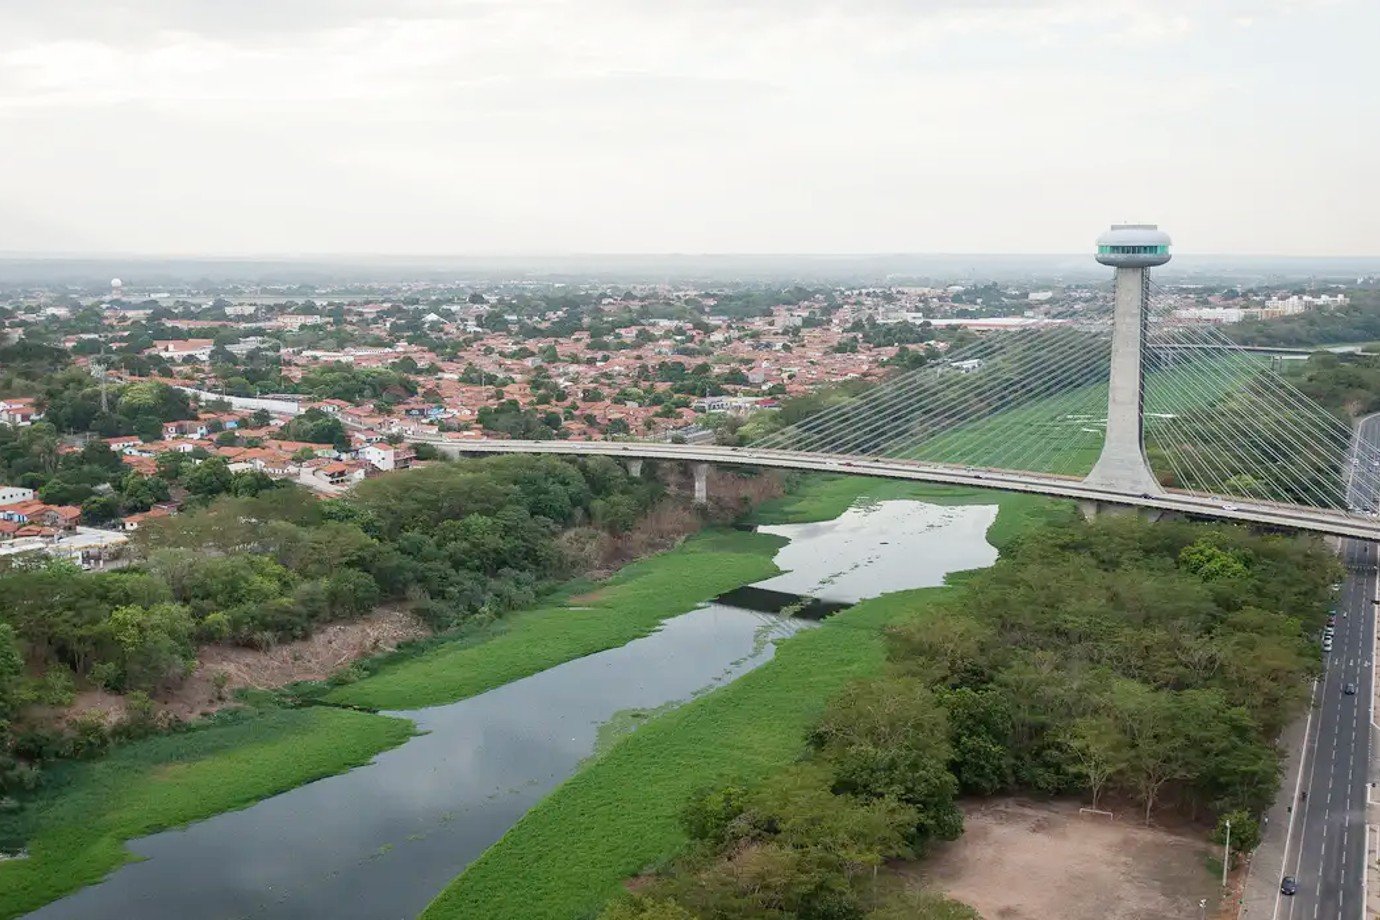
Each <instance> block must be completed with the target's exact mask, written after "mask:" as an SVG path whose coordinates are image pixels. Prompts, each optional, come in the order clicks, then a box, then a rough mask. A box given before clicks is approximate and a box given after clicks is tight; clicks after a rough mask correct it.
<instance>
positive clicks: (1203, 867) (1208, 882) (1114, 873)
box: [905, 799, 1220, 920]
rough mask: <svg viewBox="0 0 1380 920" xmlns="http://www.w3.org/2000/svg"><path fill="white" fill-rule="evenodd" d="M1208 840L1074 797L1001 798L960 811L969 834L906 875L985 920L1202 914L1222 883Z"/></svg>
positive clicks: (1130, 919)
mask: <svg viewBox="0 0 1380 920" xmlns="http://www.w3.org/2000/svg"><path fill="white" fill-rule="evenodd" d="M1208 855H1209V845H1208V844H1207V843H1206V842H1205V841H1204V840H1203V839H1201V838H1195V837H1190V836H1184V835H1181V834H1176V833H1173V832H1171V831H1165V830H1160V829H1158V828H1153V827H1150V828H1147V827H1144V826H1142V825H1141V824H1139V823H1138V822H1137V821H1136V819H1135V817H1133V813H1132V812H1124V813H1122V814H1120V815H1119V816H1118V820H1116V821H1112V820H1110V819H1108V818H1106V817H1103V816H1088V817H1080V816H1079V814H1078V806H1077V804H1076V803H1063V802H1055V803H1046V802H1039V803H1037V802H1030V801H1025V800H1021V799H1014V800H1013V799H1000V800H992V801H987V802H983V803H975V804H973V805H971V806H969V807H966V808H965V809H964V832H963V836H962V837H960V838H959V839H958V840H955V841H954V842H953V843H946V844H943V845H941V846H940V847H938V848H936V850H935V852H934V853H933V854H932V855H930V856H928V857H926V858H925V859H924V860H923V861H922V862H921V863H918V864H915V865H913V866H909V867H907V869H906V870H905V871H906V874H908V875H911V876H913V877H917V878H921V879H924V881H925V883H926V885H928V886H931V887H934V888H937V889H939V890H941V891H943V892H945V893H946V894H947V895H949V896H950V897H952V898H955V899H956V900H959V901H962V902H964V903H965V904H970V905H972V906H973V907H974V908H976V909H977V911H978V912H979V913H981V914H982V916H983V917H984V918H986V920H1050V918H1054V917H1058V918H1061V920H1167V918H1183V920H1197V918H1198V917H1199V916H1200V913H1199V907H1198V903H1199V901H1200V900H1201V899H1204V898H1206V899H1207V911H1208V916H1212V912H1213V909H1214V906H1215V905H1216V904H1217V899H1218V895H1219V890H1220V889H1219V884H1218V883H1219V881H1220V880H1218V879H1215V878H1214V877H1213V876H1212V874H1211V873H1209V871H1208V868H1207V857H1208Z"/></svg>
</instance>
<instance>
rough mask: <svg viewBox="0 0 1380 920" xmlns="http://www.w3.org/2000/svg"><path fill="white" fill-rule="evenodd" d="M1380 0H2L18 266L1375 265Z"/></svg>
mask: <svg viewBox="0 0 1380 920" xmlns="http://www.w3.org/2000/svg"><path fill="white" fill-rule="evenodd" d="M1376 34H1380V4H1376V3H1375V2H1373V0H1162V2H1158V3H1154V4H1146V3H1144V2H1132V0H964V2H960V0H853V2H844V0H793V2H790V3H786V2H784V0H756V2H750V3H747V4H730V3H728V2H726V0H690V2H686V3H680V4H673V5H665V4H652V5H647V4H634V3H630V2H627V0H580V2H578V3H576V2H560V0H504V2H502V3H492V2H482V0H282V2H269V0H245V2H239V3H234V4H226V3H218V2H211V0H124V2H120V3H108V4H100V5H92V4H89V3H85V2H81V0H10V2H7V3H5V4H4V5H3V8H0V133H3V135H4V136H5V137H6V139H7V141H6V143H5V144H4V145H3V146H0V254H6V253H11V254H13V253H19V254H22V253H66V254H83V253H90V254H98V255H107V254H147V255H160V256H178V255H184V256H215V255H225V256H246V257H272V256H280V257H293V256H311V257H316V256H324V255H330V254H341V255H348V254H361V255H371V256H389V255H399V256H402V255H422V254H436V255H455V256H464V255H474V256H493V255H507V256H520V255H524V254H532V255H559V254H590V255H599V254H616V253H723V254H736V253H742V254H762V253H773V254H786V253H789V254H802V255H810V254H839V255H846V254H867V253H947V254H955V255H961V254H977V253H995V254H1006V253H1080V252H1090V251H1091V246H1092V241H1093V239H1094V238H1095V237H1096V235H1097V234H1098V233H1099V232H1101V231H1102V230H1103V229H1105V228H1106V226H1107V225H1108V224H1110V223H1116V222H1124V221H1148V222H1154V223H1158V224H1159V225H1160V226H1162V227H1163V228H1165V229H1166V230H1167V231H1168V232H1169V233H1170V234H1171V235H1172V236H1173V238H1174V244H1175V252H1176V254H1185V255H1191V254H1195V253H1197V254H1232V255H1288V256H1306V257H1327V256H1355V257H1366V256H1380V192H1377V191H1376V188H1377V186H1376V184H1375V183H1374V176H1373V173H1374V162H1375V152H1374V151H1376V150H1377V149H1380V102H1377V100H1376V98H1375V96H1374V94H1373V93H1372V92H1371V91H1370V88H1371V87H1374V86H1376V85H1380V59H1378V58H1377V57H1376V56H1375V54H1374V53H1373V48H1372V47H1371V43H1372V41H1373V37H1374V36H1375V35H1376Z"/></svg>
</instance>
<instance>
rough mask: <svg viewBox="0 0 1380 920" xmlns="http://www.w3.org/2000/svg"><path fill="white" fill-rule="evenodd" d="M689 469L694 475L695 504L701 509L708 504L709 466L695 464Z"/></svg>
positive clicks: (706, 464)
mask: <svg viewBox="0 0 1380 920" xmlns="http://www.w3.org/2000/svg"><path fill="white" fill-rule="evenodd" d="M690 469H691V470H692V471H693V472H694V474H695V504H696V505H697V506H699V507H701V508H703V507H705V506H706V505H708V504H709V464H708V463H696V464H693V465H692V466H691V467H690Z"/></svg>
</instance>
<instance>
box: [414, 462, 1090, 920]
mask: <svg viewBox="0 0 1380 920" xmlns="http://www.w3.org/2000/svg"><path fill="white" fill-rule="evenodd" d="M883 485H885V486H886V487H887V488H886V489H885V491H886V492H887V493H888V494H887V495H886V497H887V498H901V497H906V498H920V497H923V498H924V499H925V500H927V501H934V502H937V503H954V504H968V503H974V502H977V501H981V502H985V503H995V504H997V505H998V508H999V511H998V515H997V520H996V522H995V523H994V524H993V526H992V527H991V528H990V529H989V531H988V540H989V542H991V543H992V544H993V545H994V546H996V547H998V549H1000V548H1001V547H1002V546H1004V545H1005V544H1006V543H1007V542H1008V541H1010V540H1011V539H1014V538H1015V537H1016V536H1018V535H1019V534H1021V533H1023V532H1025V531H1027V530H1028V529H1030V528H1032V527H1036V526H1039V525H1040V524H1041V523H1043V522H1045V521H1047V520H1049V519H1050V518H1051V517H1052V516H1056V515H1062V514H1065V513H1066V512H1067V508H1066V507H1065V506H1062V505H1060V504H1058V503H1055V502H1051V501H1049V500H1046V499H1041V498H1036V497H1032V496H1024V495H1005V494H1003V495H996V496H994V495H993V494H992V493H986V494H982V495H980V494H978V493H975V492H973V491H962V490H948V489H944V488H943V487H934V486H918V487H908V488H907V489H906V490H905V492H904V494H899V493H898V494H892V493H895V491H896V490H895V489H894V488H893V487H894V486H896V485H899V484H892V483H885V484H883ZM868 486H869V483H867V482H866V481H861V482H860V481H858V480H841V479H827V480H822V481H819V482H817V483H815V484H812V487H811V488H809V489H807V490H805V491H804V492H802V493H801V494H800V495H799V496H797V497H795V498H793V499H785V500H782V501H781V502H780V503H777V504H776V505H775V506H774V507H769V508H766V509H765V510H764V511H763V513H762V515H761V516H762V517H767V516H768V515H771V516H778V515H779V516H780V517H785V518H788V519H794V520H795V521H797V522H805V521H810V520H821V519H828V518H830V517H833V516H836V515H837V514H839V513H841V512H842V511H843V510H844V509H846V508H847V507H848V505H850V504H852V502H853V501H855V500H857V499H858V498H860V497H863V496H865V495H866V496H869V497H871V496H874V495H875V494H876V493H875V492H873V491H872V490H870V489H869V488H868ZM917 492H918V493H921V494H917ZM951 590H952V589H951V588H924V589H919V590H912V591H901V592H896V593H893V594H887V595H884V596H882V597H879V598H875V599H872V600H868V601H864V602H862V603H860V604H857V605H855V606H853V607H851V608H849V609H848V610H846V611H843V612H841V613H839V614H836V615H835V616H833V617H831V618H830V619H828V620H826V621H825V622H824V623H823V624H821V626H820V627H819V628H818V629H814V630H809V631H807V632H803V633H800V634H798V635H796V636H794V637H792V638H790V639H787V640H784V641H782V642H780V643H779V644H778V648H777V651H776V655H775V656H774V657H773V659H772V660H771V661H770V662H768V663H767V664H765V665H763V666H762V667H760V668H758V669H756V670H754V671H752V672H751V673H749V674H746V675H744V676H743V677H742V678H740V679H739V680H737V681H735V682H734V683H732V684H730V685H729V686H727V687H723V688H721V689H719V690H716V691H715V692H713V693H711V694H708V695H707V696H704V697H701V698H699V699H697V700H694V701H692V702H689V703H687V704H685V705H683V706H681V707H679V708H677V709H674V710H672V711H670V712H668V713H665V714H663V715H661V716H659V717H657V718H655V719H653V720H651V721H650V722H648V723H647V724H645V725H643V726H642V727H641V728H639V729H638V730H637V731H636V732H634V733H633V734H631V735H629V736H628V737H626V738H624V739H623V740H622V741H621V742H619V743H618V744H616V745H614V746H613V747H612V748H611V749H610V750H609V751H608V752H607V753H605V754H604V755H602V756H601V757H599V758H597V759H596V760H595V761H593V762H592V763H591V764H590V765H589V766H588V767H586V768H585V769H584V770H582V771H581V772H580V773H578V774H577V775H576V776H574V777H573V778H571V779H570V780H568V781H567V782H566V783H564V784H563V785H562V786H561V787H560V788H559V789H557V790H556V791H555V792H553V793H552V794H551V795H549V796H548V797H547V798H546V799H544V800H543V801H542V802H541V803H540V804H539V805H537V806H536V807H535V808H533V809H532V810H531V811H529V812H528V813H527V815H526V816H525V817H523V819H522V820H521V821H519V822H518V823H517V824H516V825H515V826H514V827H513V828H512V829H511V830H510V831H509V832H508V833H507V834H506V835H505V836H504V837H503V838H502V839H501V840H500V841H499V842H498V843H497V844H495V845H494V846H492V847H490V848H489V850H488V851H487V852H486V853H485V854H484V855H483V856H482V857H480V859H479V860H478V861H476V862H475V863H474V864H472V865H471V866H470V867H469V869H467V870H466V871H465V872H464V873H463V874H462V875H461V876H460V877H459V878H458V879H456V881H455V882H454V883H452V885H451V886H450V887H448V888H447V889H446V890H445V891H444V892H442V894H441V895H440V896H439V897H438V898H437V899H436V900H435V901H434V902H433V903H432V905H431V906H430V907H429V908H428V910H427V912H426V913H425V914H424V917H426V918H427V920H439V918H452V917H455V918H459V917H493V918H509V917H513V918H516V917H522V918H524V920H525V918H548V917H549V918H568V917H572V916H587V915H591V914H592V913H593V912H595V911H597V910H598V909H599V907H600V906H601V905H602V904H603V903H604V902H605V901H606V900H607V899H608V897H609V896H610V895H611V894H613V893H614V892H616V891H617V890H618V887H619V885H620V883H621V882H622V881H623V880H624V879H626V878H628V877H630V876H632V875H635V874H637V873H638V872H640V871H641V870H643V869H645V868H646V867H648V866H650V865H656V864H658V863H660V862H663V861H665V860H667V859H669V858H670V857H672V856H674V855H675V854H676V853H677V852H679V850H680V849H681V848H682V847H683V846H684V844H685V836H684V834H683V832H682V831H681V829H680V826H679V822H678V819H677V816H678V814H679V812H680V809H681V808H682V807H683V805H684V803H685V802H686V800H687V799H688V797H689V796H690V794H691V793H692V792H694V791H695V790H696V789H699V788H703V787H705V786H709V785H713V784H715V783H721V782H724V781H726V780H729V779H743V780H751V779H754V778H758V777H762V776H765V775H766V774H768V773H769V772H771V771H773V770H776V769H779V768H781V767H783V766H785V765H786V764H788V763H790V762H791V761H793V760H795V759H796V758H797V757H798V756H799V755H800V753H801V750H802V745H803V738H804V735H805V732H806V731H807V730H808V727H809V726H810V725H811V724H812V723H813V721H814V720H815V718H816V717H817V716H818V714H819V712H820V711H821V709H822V707H823V706H824V704H825V702H826V701H827V700H828V699H829V698H830V697H831V696H833V695H834V694H835V693H837V692H838V691H839V690H840V689H841V688H842V687H843V686H844V685H845V684H847V683H848V682H849V681H851V680H854V679H856V678H859V677H865V676H868V675H872V674H876V673H879V672H880V671H881V669H882V667H883V665H884V662H885V649H884V640H883V632H884V630H885V628H886V627H887V626H888V625H890V624H891V623H894V622H896V621H898V620H899V619H901V618H905V617H912V616H915V615H916V614H917V613H919V612H922V611H924V609H925V608H926V607H928V606H930V605H932V604H934V603H935V602H936V601H937V600H939V599H941V598H943V597H945V595H946V594H947V593H949V592H950V591H951Z"/></svg>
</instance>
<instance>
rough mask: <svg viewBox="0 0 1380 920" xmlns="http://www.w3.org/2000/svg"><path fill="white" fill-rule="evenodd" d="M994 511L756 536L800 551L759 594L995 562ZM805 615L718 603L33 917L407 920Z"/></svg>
mask: <svg viewBox="0 0 1380 920" xmlns="http://www.w3.org/2000/svg"><path fill="white" fill-rule="evenodd" d="M995 515H996V508H995V507H993V506H963V507H946V506H937V505H929V504H924V503H921V502H915V501H888V502H880V503H873V504H870V505H861V506H857V507H854V508H852V509H850V510H849V511H847V512H845V513H844V514H843V515H841V516H840V517H838V518H836V519H834V520H832V521H826V522H823V523H817V524H798V525H780V526H771V527H763V528H762V530H763V531H766V532H769V533H774V534H779V535H781V536H783V537H786V538H787V539H789V540H790V542H789V543H788V544H787V545H786V546H784V547H783V548H782V549H781V550H780V551H779V552H778V553H777V555H776V564H777V565H778V566H779V567H780V568H782V569H784V570H786V571H784V572H783V573H782V574H780V575H777V576H775V577H773V578H770V579H766V580H764V581H762V582H758V583H757V585H756V587H758V588H762V589H765V590H766V591H768V592H780V593H782V594H788V595H809V596H814V597H819V598H822V599H826V600H829V601H834V602H841V603H850V602H853V601H857V600H861V599H863V598H867V597H874V596H876V595H879V594H883V593H886V592H888V591H896V590H900V589H904V588H914V587H925V586H929V585H937V584H940V583H942V582H943V579H944V576H945V575H946V574H947V573H949V572H952V571H957V570H961V569H969V568H978V567H982V566H986V565H990V564H991V563H992V562H993V561H994V560H995V558H996V550H995V549H993V548H992V547H991V546H990V545H988V543H987V542H986V539H985V533H986V530H987V527H988V526H989V525H990V524H991V523H992V521H993V519H994V518H995ZM810 625H811V624H810V623H809V621H806V620H803V619H796V618H791V617H786V616H779V615H776V614H772V613H763V612H760V611H755V610H748V609H744V608H741V607H735V606H730V605H728V604H725V603H710V604H706V605H704V606H702V607H700V608H698V609H696V610H693V611H691V612H690V613H687V614H684V615H682V616H678V617H674V618H672V619H670V620H667V621H666V623H665V624H664V625H663V626H662V627H661V629H659V630H658V631H657V632H656V633H654V634H652V635H650V636H647V637H645V638H642V639H638V640H635V641H633V642H629V643H628V644H627V645H624V646H622V647H620V648H615V649H610V650H608V651H605V652H599V653H597V654H594V655H589V656H587V657H585V658H580V659H577V660H574V661H570V662H567V663H565V664H562V665H559V666H557V667H554V668H551V669H549V670H546V671H543V672H541V673H539V674H535V675H533V676H531V677H528V678H524V679H522V680H518V681H514V682H513V683H510V684H507V685H505V686H502V687H498V688H496V689H494V690H491V691H489V692H487V693H484V694H481V695H479V696H476V697H472V698H470V699H467V700H462V701H460V702H458V703H452V704H449V705H444V706H435V707H431V708H428V709H421V710H415V711H410V712H404V713H398V715H402V716H405V717H407V718H409V719H411V720H413V721H414V722H415V723H416V724H417V726H418V728H419V729H420V730H421V731H423V732H425V733H426V734H422V735H419V736H418V737H416V738H413V739H412V740H410V741H408V742H406V743H405V744H403V745H402V746H400V747H398V748H395V749H393V750H391V751H386V752H384V753H383V754H380V755H379V756H378V757H377V758H376V759H375V760H374V761H373V762H372V763H370V764H368V765H366V766H363V767H359V768H357V769H354V770H351V771H350V772H348V773H344V774H341V775H339V776H333V777H328V778H326V779H322V780H318V781H317V782H314V783H310V784H308V785H306V786H302V787H300V788H297V789H294V790H291V791H289V792H286V793H283V794H281V795H277V796H274V797H273V798H270V799H265V800H263V801H261V802H259V803H257V804H255V805H253V806H251V807H249V808H246V809H244V810H242V811H236V812H229V813H226V814H222V815H218V816H216V817H213V818H209V819H207V820H205V821H201V822H198V823H196V824H193V825H191V826H189V827H186V828H183V829H180V830H173V831H165V832H162V833H158V834H154V835H151V836H149V837H144V838H141V839H139V840H134V841H131V842H130V843H129V847H130V849H131V850H132V851H134V852H135V853H137V854H138V855H139V856H140V857H141V858H142V859H143V860H144V861H142V862H138V863H132V864H130V865H127V866H124V867H122V868H120V869H118V870H117V871H116V872H114V873H113V874H111V875H110V877H109V878H107V879H106V880H105V881H104V882H102V883H100V884H98V885H93V886H91V887H88V888H85V889H83V890H81V891H78V892H76V893H74V894H72V895H69V896H68V897H66V898H63V899H62V900H59V901H56V902H54V903H53V904H50V905H48V906H47V907H44V908H41V909H40V910H38V911H36V912H34V913H32V914H30V915H29V916H30V917H32V918H43V920H108V918H140V920H174V918H175V920H201V918H207V920H211V918H214V920H221V918H315V917H322V918H325V917H329V918H332V920H385V918H400V920H401V918H412V917H415V916H417V914H418V913H420V912H421V910H422V909H423V908H425V907H426V905H427V904H428V903H429V902H430V901H431V900H432V898H434V897H435V896H436V894H437V893H438V892H439V891H440V890H441V889H442V888H443V887H445V885H446V884H447V883H448V882H449V881H450V880H451V879H452V878H454V877H455V876H456V875H457V874H459V873H460V872H461V871H462V870H463V869H464V867H465V866H466V865H468V864H469V863H470V862H472V861H473V860H474V859H475V858H477V857H478V856H479V855H480V854H481V853H482V852H483V851H484V850H485V849H486V848H487V847H488V846H490V845H491V844H492V843H494V842H495V841H496V840H497V839H498V838H499V837H501V836H502V835H503V833H504V832H505V831H506V830H507V829H508V828H509V827H511V826H512V825H513V823H515V822H516V821H517V820H518V819H519V818H520V817H521V816H522V815H523V813H524V812H526V811H527V810H528V809H529V808H531V807H532V805H534V804H535V803H536V802H537V801H538V800H539V799H541V798H542V797H543V796H544V795H546V794H547V793H548V792H549V791H551V789H553V788H554V787H556V786H557V785H559V784H560V783H561V782H562V781H564V780H565V779H566V778H568V777H569V776H570V775H571V774H572V773H574V772H575V771H576V770H577V769H578V768H579V765H580V763H581V761H583V760H585V759H586V758H588V757H589V756H590V755H591V753H592V752H593V751H594V748H595V743H596V740H597V736H598V731H599V727H600V725H602V724H604V723H607V722H609V720H611V719H613V718H614V717H615V716H616V715H617V714H619V713H621V712H626V711H628V710H634V709H643V710H649V709H655V708H658V707H661V706H665V705H668V704H675V703H677V702H683V701H685V700H688V699H690V698H691V697H693V696H695V695H696V694H698V693H703V692H706V691H708V690H711V689H713V688H714V687H716V686H720V685H722V684H724V683H726V682H728V681H731V680H733V679H735V678H736V677H739V676H741V675H742V674H744V673H746V672H747V671H749V670H751V669H752V668H755V667H757V666H759V665H761V664H762V663H764V662H766V661H767V660H769V659H770V658H771V656H772V654H773V651H774V644H773V640H775V639H779V638H783V637H785V636H788V635H790V634H791V633H793V632H796V631H798V630H800V629H805V628H809V627H810Z"/></svg>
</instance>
